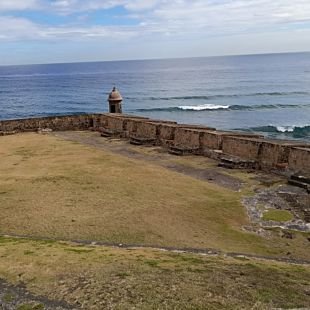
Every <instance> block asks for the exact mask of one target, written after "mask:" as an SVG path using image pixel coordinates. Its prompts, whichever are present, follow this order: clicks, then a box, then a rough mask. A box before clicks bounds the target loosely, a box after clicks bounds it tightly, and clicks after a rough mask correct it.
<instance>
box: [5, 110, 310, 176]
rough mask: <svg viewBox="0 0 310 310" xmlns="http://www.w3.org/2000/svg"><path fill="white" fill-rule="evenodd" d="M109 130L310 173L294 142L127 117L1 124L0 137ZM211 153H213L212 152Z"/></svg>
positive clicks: (307, 157) (302, 147)
mask: <svg viewBox="0 0 310 310" xmlns="http://www.w3.org/2000/svg"><path fill="white" fill-rule="evenodd" d="M45 128H49V129H52V130H53V131H65V130H88V129H95V130H99V131H101V130H102V129H103V128H104V129H109V130H112V132H113V131H121V132H124V135H122V137H130V136H136V137H139V138H147V139H154V140H156V144H158V145H162V146H169V147H170V146H173V147H177V148H182V149H185V150H193V152H194V153H196V154H204V155H205V156H210V157H211V155H212V151H213V150H216V152H217V154H221V152H222V153H223V154H224V155H228V156H233V157H239V158H240V159H243V160H250V161H255V162H256V163H257V164H258V166H260V167H262V168H265V167H267V168H268V167H275V168H279V167H280V166H281V167H282V168H283V167H284V168H288V169H289V170H291V171H296V172H303V173H310V145H309V144H307V143H298V142H293V141H278V140H269V139H264V138H263V137H262V136H260V135H251V134H245V133H238V132H228V131H217V130H215V129H214V128H210V127H206V126H196V125H186V124H182V125H180V124H177V123H176V122H170V121H162V120H150V119H148V118H145V117H139V116H135V115H126V114H108V113H107V114H83V115H68V116H55V117H42V118H31V119H21V120H6V121H0V135H3V134H7V133H14V132H27V131H37V130H38V129H45ZM210 150H211V151H210ZM218 151H219V152H218Z"/></svg>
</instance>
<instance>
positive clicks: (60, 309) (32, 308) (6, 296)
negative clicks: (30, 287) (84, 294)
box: [0, 279, 77, 310]
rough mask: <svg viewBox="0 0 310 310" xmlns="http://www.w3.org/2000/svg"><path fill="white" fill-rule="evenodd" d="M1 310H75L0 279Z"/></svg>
mask: <svg viewBox="0 0 310 310" xmlns="http://www.w3.org/2000/svg"><path fill="white" fill-rule="evenodd" d="M0 309H1V310H43V309H44V310H67V309H77V308H76V307H72V306H71V305H69V304H68V303H66V302H64V301H55V300H50V299H48V298H46V297H43V296H35V295H33V294H31V293H30V292H29V291H27V289H26V287H25V285H23V284H18V285H12V284H9V283H8V282H6V281H4V280H2V279H0Z"/></svg>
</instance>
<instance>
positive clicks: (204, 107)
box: [178, 104, 229, 111]
mask: <svg viewBox="0 0 310 310" xmlns="http://www.w3.org/2000/svg"><path fill="white" fill-rule="evenodd" d="M178 108H179V109H181V110H192V111H203V110H218V109H228V108H229V105H217V104H202V105H196V106H192V105H182V106H179V107H178Z"/></svg>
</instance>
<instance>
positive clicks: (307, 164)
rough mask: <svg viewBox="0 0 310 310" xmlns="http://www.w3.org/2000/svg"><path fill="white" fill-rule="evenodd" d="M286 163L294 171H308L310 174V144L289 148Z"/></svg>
mask: <svg viewBox="0 0 310 310" xmlns="http://www.w3.org/2000/svg"><path fill="white" fill-rule="evenodd" d="M288 165H289V168H290V169H291V170H292V171H294V172H297V173H302V174H303V173H308V174H309V175H310V146H308V147H304V148H301V147H293V148H291V150H290V154H289V158H288Z"/></svg>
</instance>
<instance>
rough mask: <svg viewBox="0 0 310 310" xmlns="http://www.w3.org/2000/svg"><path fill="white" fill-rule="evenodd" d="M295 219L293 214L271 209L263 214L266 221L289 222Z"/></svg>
mask: <svg viewBox="0 0 310 310" xmlns="http://www.w3.org/2000/svg"><path fill="white" fill-rule="evenodd" d="M293 218H294V216H293V214H292V213H291V212H289V211H286V210H275V209H269V210H267V211H266V212H264V214H263V220H264V221H276V222H288V221H291V220H292V219H293Z"/></svg>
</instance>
